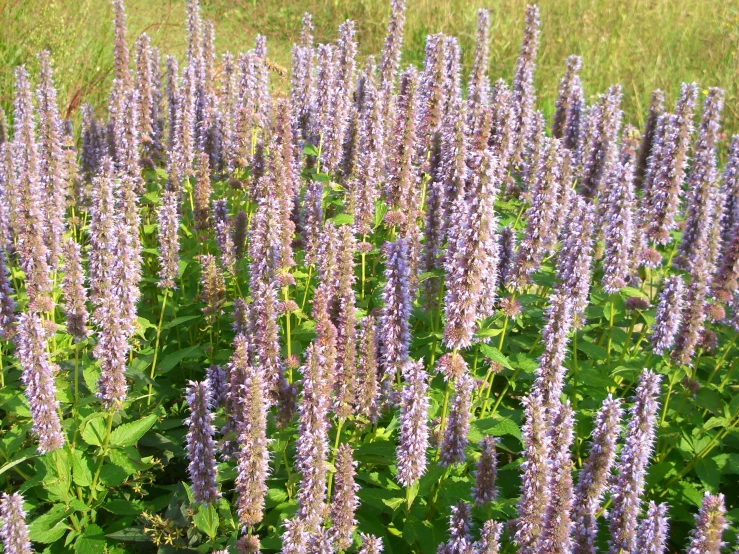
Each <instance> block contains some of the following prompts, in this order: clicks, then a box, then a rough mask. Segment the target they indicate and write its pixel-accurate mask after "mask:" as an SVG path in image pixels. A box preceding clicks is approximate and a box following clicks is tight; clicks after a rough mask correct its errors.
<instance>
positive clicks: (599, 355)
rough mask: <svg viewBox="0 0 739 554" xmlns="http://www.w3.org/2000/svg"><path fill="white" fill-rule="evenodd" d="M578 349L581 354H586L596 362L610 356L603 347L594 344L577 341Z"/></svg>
mask: <svg viewBox="0 0 739 554" xmlns="http://www.w3.org/2000/svg"><path fill="white" fill-rule="evenodd" d="M577 349H578V350H579V351H580V352H584V353H585V354H586V355H587V357H588V358H590V359H591V360H593V361H595V362H599V361H602V360H605V359H606V357H607V356H608V352H606V349H605V348H603V347H602V346H598V345H597V344H593V343H592V342H586V341H584V340H583V341H577Z"/></svg>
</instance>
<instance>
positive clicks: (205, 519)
mask: <svg viewBox="0 0 739 554" xmlns="http://www.w3.org/2000/svg"><path fill="white" fill-rule="evenodd" d="M192 521H193V523H195V526H196V527H197V528H198V529H200V530H201V531H202V532H203V533H205V534H206V535H208V536H209V537H210V538H214V537H215V536H216V534H217V533H218V512H217V511H216V507H215V506H213V505H212V504H207V505H201V506H200V507H199V508H198V511H197V513H195V514H194V515H193V516H192Z"/></svg>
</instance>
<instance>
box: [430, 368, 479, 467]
mask: <svg viewBox="0 0 739 554" xmlns="http://www.w3.org/2000/svg"><path fill="white" fill-rule="evenodd" d="M457 356H459V354H457ZM473 386H474V379H472V377H471V376H470V374H469V373H466V372H465V373H462V375H460V376H459V377H457V380H456V381H455V383H454V387H455V392H454V398H453V399H452V403H451V409H450V410H449V419H448V421H447V423H446V428H445V429H444V430H443V432H444V436H443V437H442V440H441V444H440V445H439V465H441V466H444V467H446V466H449V465H453V464H462V463H464V461H465V449H466V448H467V434H468V433H469V430H470V405H471V402H472V388H473Z"/></svg>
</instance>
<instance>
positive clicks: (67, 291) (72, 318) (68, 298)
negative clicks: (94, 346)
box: [0, 237, 90, 342]
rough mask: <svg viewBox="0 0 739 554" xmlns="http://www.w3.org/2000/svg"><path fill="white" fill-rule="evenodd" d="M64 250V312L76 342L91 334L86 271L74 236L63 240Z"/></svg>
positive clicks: (68, 327) (69, 329)
mask: <svg viewBox="0 0 739 554" xmlns="http://www.w3.org/2000/svg"><path fill="white" fill-rule="evenodd" d="M62 251H63V256H64V281H63V282H62V293H63V295H64V312H65V314H66V316H67V332H68V333H69V334H70V335H72V336H73V337H74V340H75V342H78V341H81V340H84V339H86V338H87V337H88V336H89V335H90V331H89V330H88V329H87V320H88V318H89V313H88V312H87V306H86V302H87V290H86V289H85V271H84V269H83V268H82V260H81V256H80V245H79V244H77V243H76V242H75V241H74V239H73V238H71V237H68V238H66V239H64V240H63V241H62ZM0 263H1V261H0ZM0 278H1V277H0ZM0 290H1V289H0ZM11 312H12V309H11Z"/></svg>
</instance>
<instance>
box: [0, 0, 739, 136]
mask: <svg viewBox="0 0 739 554" xmlns="http://www.w3.org/2000/svg"><path fill="white" fill-rule="evenodd" d="M407 2H408V14H407V24H406V36H405V43H404V56H403V60H404V62H405V63H408V62H411V63H416V64H418V63H420V61H421V59H422V56H423V47H424V43H425V37H426V35H427V34H429V33H433V32H437V31H443V32H445V33H449V34H453V35H456V36H457V37H459V39H460V42H461V46H462V49H463V55H464V62H465V67H467V68H468V67H469V65H470V63H471V58H472V51H473V48H474V40H475V19H476V10H477V8H478V7H486V8H488V9H490V10H491V15H492V17H491V21H492V28H491V48H490V51H491V55H490V72H491V76H492V77H494V78H498V77H501V76H502V77H504V78H505V79H507V80H509V81H510V79H511V77H512V74H513V68H514V65H515V60H516V55H517V51H518V44H519V41H520V38H521V33H522V27H523V12H524V8H525V4H526V2H525V1H523V0H501V1H498V2H494V1H491V0H479V1H474V2H464V3H461V2H459V1H458V0H407ZM126 5H127V10H128V27H129V42H130V43H133V41H134V40H135V37H136V36H138V34H139V33H141V32H147V33H148V34H149V35H151V37H152V40H153V43H154V44H155V45H156V46H158V47H160V49H161V50H162V52H167V53H174V54H177V55H180V54H182V52H183V50H184V20H185V18H184V11H185V2H184V0H169V1H162V0H128V1H127V2H126ZM539 6H540V8H541V17H542V37H541V46H540V50H539V64H538V70H537V74H536V83H537V88H538V91H539V100H538V102H539V106H540V107H541V108H542V109H543V110H544V111H545V113H546V114H547V115H550V114H551V112H552V110H553V105H554V99H555V97H556V93H557V87H558V83H559V78H560V75H561V74H562V71H563V68H564V60H565V58H566V57H567V55H569V54H579V55H581V56H582V57H583V61H584V67H583V81H584V83H585V89H586V93H587V95H588V96H589V97H590V98H592V97H594V96H595V95H597V94H598V93H599V92H602V91H603V90H605V89H606V88H607V87H608V86H610V85H612V84H614V83H617V82H618V83H621V84H622V85H623V90H624V109H625V111H626V114H627V120H629V121H631V122H633V123H635V124H642V123H643V117H644V113H645V111H646V108H647V104H648V102H649V97H650V93H651V91H652V90H653V89H655V88H657V87H660V88H663V89H664V90H665V92H666V93H667V95H668V98H670V102H672V98H674V97H675V95H676V94H677V91H678V90H679V87H680V83H681V82H682V81H691V80H695V81H698V82H699V83H700V85H701V87H702V89H704V90H705V89H707V88H708V87H709V86H720V87H722V88H724V89H725V90H726V93H727V95H726V108H725V110H724V120H725V126H724V128H725V129H726V131H727V133H731V132H735V131H737V130H739V125H738V124H737V123H739V105H738V104H737V93H738V87H739V86H738V85H737V81H738V80H739V57H738V54H737V52H738V51H739V2H737V1H736V0H732V1H728V2H716V1H715V0H615V1H614V0H543V1H541V2H539ZM202 9H203V15H204V16H205V17H207V18H210V19H213V20H214V21H215V24H216V30H217V49H218V52H219V53H220V52H224V51H226V50H231V51H233V52H239V51H244V50H246V49H248V48H250V47H251V46H252V45H253V40H254V36H255V35H256V34H257V33H262V34H265V35H266V36H267V38H268V45H269V48H270V50H269V52H270V58H271V59H272V60H273V61H274V62H275V63H277V64H278V65H281V66H283V67H289V56H290V48H291V45H292V42H293V40H295V38H296V37H297V35H298V32H299V28H300V17H301V14H302V12H303V11H306V10H307V11H310V12H311V13H312V14H313V17H314V22H315V24H316V38H317V40H319V41H328V40H333V39H334V38H335V34H336V27H337V26H338V25H339V23H340V22H341V21H343V20H344V19H346V18H352V19H354V20H355V21H356V22H357V24H358V28H359V41H360V52H361V54H362V55H367V54H370V53H378V52H380V50H381V48H382V42H383V38H384V33H385V26H386V21H387V16H388V13H389V2H388V1H386V0H304V1H303V2H301V3H295V2H293V1H292V0H270V1H269V2H256V1H255V2H251V1H246V0H240V1H239V0H237V1H232V0H211V1H209V2H205V1H204V2H203V8H202ZM111 19H112V8H111V6H110V4H109V3H108V2H107V1H105V0H56V1H51V2H49V1H47V0H0V103H1V104H2V105H3V107H5V108H6V110H7V109H8V108H9V107H10V105H11V102H12V67H13V66H15V65H17V64H20V63H26V64H29V66H30V67H31V68H35V66H36V60H35V53H36V52H37V51H38V50H40V49H42V48H48V49H50V50H51V51H52V53H53V56H54V60H55V64H56V70H57V81H58V85H59V87H60V89H61V90H60V101H61V102H62V106H63V108H64V112H65V113H67V114H72V113H73V112H74V110H75V108H76V107H77V106H78V105H79V104H80V102H81V101H92V102H94V103H96V104H98V105H100V104H102V103H103V102H104V101H105V99H106V98H107V94H108V90H107V87H108V86H109V81H110V79H106V77H107V76H108V74H109V72H110V70H111V67H112V36H113V30H112V24H111V23H110V21H111ZM273 81H274V86H276V87H284V86H285V84H284V82H282V81H283V78H282V77H279V76H278V75H273Z"/></svg>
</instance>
